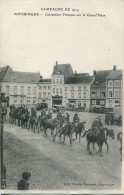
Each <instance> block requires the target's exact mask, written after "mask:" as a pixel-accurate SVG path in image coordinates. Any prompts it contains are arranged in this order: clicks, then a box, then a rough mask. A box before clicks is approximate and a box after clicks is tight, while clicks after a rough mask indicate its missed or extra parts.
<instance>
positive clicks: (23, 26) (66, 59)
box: [0, 0, 124, 77]
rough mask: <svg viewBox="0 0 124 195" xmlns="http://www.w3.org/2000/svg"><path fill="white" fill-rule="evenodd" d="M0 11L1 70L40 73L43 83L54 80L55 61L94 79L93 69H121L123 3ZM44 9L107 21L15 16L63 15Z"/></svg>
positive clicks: (4, 0)
mask: <svg viewBox="0 0 124 195" xmlns="http://www.w3.org/2000/svg"><path fill="white" fill-rule="evenodd" d="M36 3H37V4H36ZM0 7H1V8H0V21H2V23H1V24H0V30H1V32H2V33H1V36H0V59H1V60H0V65H1V66H6V65H10V66H11V67H12V68H13V70H15V71H28V72H29V71H30V72H37V71H40V73H41V75H43V77H50V76H51V73H52V70H53V66H54V65H55V62H56V61H58V63H60V64H64V63H70V64H71V65H72V68H73V70H74V71H75V70H77V72H89V73H90V74H92V72H93V70H94V69H95V70H103V69H112V67H113V65H116V66H117V68H118V69H122V68H123V62H124V55H123V53H124V25H123V17H124V12H123V7H124V1H122V0H118V1H116V0H109V1H106V0H104V1H103V0H101V1H99V0H94V1H93V0H92V1H91V0H89V1H87V0H86V1H85V0H77V1H74V0H66V1H60V0H55V1H53V0H49V1H48V0H45V1H43V0H30V1H29V0H18V1H16V0H9V1H8V0H1V2H0ZM44 7H45V8H47V7H52V8H53V7H56V8H65V7H67V8H71V9H72V8H75V9H79V13H80V14H85V15H87V14H103V15H106V16H105V17H100V16H99V17H90V16H85V17H84V16H81V17H80V16H76V17H69V16H61V17H60V16H44V15H43V16H14V13H17V12H19V13H20V12H21V13H24V12H25V13H28V12H29V13H31V12H33V13H39V14H42V13H43V14H44V13H51V14H53V13H58V14H60V12H57V11H52V12H49V11H47V12H45V11H44V12H43V11H41V10H40V9H41V8H44ZM62 13H66V12H65V11H62V12H61V14H62ZM69 13H70V14H75V13H74V12H73V11H70V12H67V14H69ZM76 13H78V12H76ZM122 14H123V15H122Z"/></svg>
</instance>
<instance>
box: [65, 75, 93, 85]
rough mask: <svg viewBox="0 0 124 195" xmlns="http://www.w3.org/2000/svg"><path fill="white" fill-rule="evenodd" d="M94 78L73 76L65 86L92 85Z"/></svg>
mask: <svg viewBox="0 0 124 195" xmlns="http://www.w3.org/2000/svg"><path fill="white" fill-rule="evenodd" d="M92 80H93V76H73V77H69V78H68V79H67V80H66V82H65V84H90V83H91V82H92Z"/></svg>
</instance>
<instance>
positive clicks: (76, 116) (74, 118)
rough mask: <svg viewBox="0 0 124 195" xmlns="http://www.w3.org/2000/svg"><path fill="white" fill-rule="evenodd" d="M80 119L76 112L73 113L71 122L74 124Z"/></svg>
mask: <svg viewBox="0 0 124 195" xmlns="http://www.w3.org/2000/svg"><path fill="white" fill-rule="evenodd" d="M79 121H80V119H79V117H78V114H75V115H74V117H73V123H74V125H76V124H77V123H79Z"/></svg>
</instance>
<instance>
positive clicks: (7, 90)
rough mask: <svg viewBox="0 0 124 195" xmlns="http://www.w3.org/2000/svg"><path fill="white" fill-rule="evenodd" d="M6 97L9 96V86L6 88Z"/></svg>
mask: <svg viewBox="0 0 124 195" xmlns="http://www.w3.org/2000/svg"><path fill="white" fill-rule="evenodd" d="M6 95H9V86H6Z"/></svg>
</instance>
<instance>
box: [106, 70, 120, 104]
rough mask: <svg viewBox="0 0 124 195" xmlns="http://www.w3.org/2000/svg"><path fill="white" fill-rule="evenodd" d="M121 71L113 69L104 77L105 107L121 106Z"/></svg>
mask: <svg viewBox="0 0 124 195" xmlns="http://www.w3.org/2000/svg"><path fill="white" fill-rule="evenodd" d="M122 82H123V72H122V70H116V66H114V68H113V70H112V71H111V72H110V73H109V75H108V76H107V77H106V106H107V107H120V106H122V97H123V96H122V95H123V83H122Z"/></svg>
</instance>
